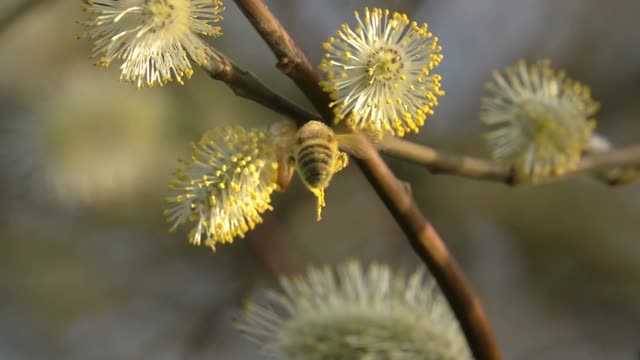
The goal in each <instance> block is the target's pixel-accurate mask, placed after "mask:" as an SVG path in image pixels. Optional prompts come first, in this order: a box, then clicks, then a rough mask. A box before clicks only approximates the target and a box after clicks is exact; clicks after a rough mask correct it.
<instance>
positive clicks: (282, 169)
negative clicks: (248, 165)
mask: <svg viewBox="0 0 640 360" xmlns="http://www.w3.org/2000/svg"><path fill="white" fill-rule="evenodd" d="M297 131H298V128H297V126H296V124H295V123H294V122H292V121H281V122H277V123H274V124H273V125H271V126H270V127H269V136H270V137H271V139H272V141H273V144H274V150H275V153H276V162H277V163H278V171H277V179H276V183H277V184H278V190H279V191H284V190H285V189H286V188H287V186H288V185H289V182H290V181H291V177H292V176H293V167H292V164H291V153H292V149H293V145H294V143H295V140H296V133H297Z"/></svg>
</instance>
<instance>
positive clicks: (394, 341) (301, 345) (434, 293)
mask: <svg viewBox="0 0 640 360" xmlns="http://www.w3.org/2000/svg"><path fill="white" fill-rule="evenodd" d="M280 283H281V285H282V288H283V289H284V293H276V292H269V293H268V297H269V299H270V300H269V304H268V305H257V304H252V303H250V304H248V305H247V308H246V311H245V314H244V316H243V317H242V319H240V320H238V322H237V326H238V327H239V329H240V330H241V331H242V332H243V333H245V334H246V335H247V336H248V338H249V339H250V340H252V341H254V342H255V343H257V344H258V345H259V346H260V349H261V350H262V351H263V352H264V353H266V354H268V355H271V356H273V357H274V358H277V359H280V360H326V359H335V360H343V359H344V360H351V359H369V360H386V359H395V360H432V359H441V360H448V359H451V360H454V359H455V360H466V359H471V356H470V353H469V350H468V347H467V345H466V341H465V338H464V336H463V334H462V332H461V330H460V327H459V326H458V323H457V322H456V320H455V318H454V317H453V315H452V312H451V310H450V308H449V306H448V304H447V302H446V300H445V299H444V297H443V296H442V295H441V294H440V292H439V291H438V290H437V288H436V285H435V283H434V282H433V281H432V280H429V281H424V279H423V273H422V272H420V271H417V272H415V273H414V274H413V275H411V276H410V277H409V278H408V279H405V277H404V276H402V275H401V274H394V273H392V271H391V270H390V269H389V268H388V267H386V266H383V265H376V264H374V265H371V266H370V267H369V268H368V269H367V270H366V271H365V270H363V269H362V267H361V266H360V264H358V263H357V262H350V263H347V264H345V265H343V266H341V267H339V268H338V270H337V276H336V274H334V271H332V270H331V269H329V268H327V267H325V268H321V269H317V268H311V269H310V270H309V271H308V273H307V275H306V277H304V278H303V277H294V278H282V279H281V281H280Z"/></svg>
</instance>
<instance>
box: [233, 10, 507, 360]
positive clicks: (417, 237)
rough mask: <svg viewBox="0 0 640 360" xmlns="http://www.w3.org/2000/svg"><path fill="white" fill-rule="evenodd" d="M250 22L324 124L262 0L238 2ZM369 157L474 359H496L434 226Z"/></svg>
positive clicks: (327, 116)
mask: <svg viewBox="0 0 640 360" xmlns="http://www.w3.org/2000/svg"><path fill="white" fill-rule="evenodd" d="M236 4H237V5H238V6H239V7H240V9H241V10H242V12H243V13H244V14H245V16H246V17H247V18H248V19H249V21H250V22H251V24H252V25H253V26H254V27H255V28H256V30H257V31H258V32H259V33H260V35H261V36H262V38H263V39H264V40H265V42H266V43H267V44H268V45H269V47H270V48H271V49H272V51H273V52H274V54H275V55H276V57H277V58H278V68H279V69H280V70H281V71H282V72H283V73H284V74H286V75H287V76H289V77H290V78H291V79H292V80H293V81H294V82H295V83H296V84H297V85H298V87H299V88H300V89H301V90H302V91H303V92H304V94H305V95H306V96H307V97H308V98H309V100H311V102H312V103H313V105H314V106H315V107H316V109H317V110H318V111H319V112H320V113H321V114H322V115H323V119H324V121H325V122H327V123H331V120H332V118H333V113H332V111H331V109H330V108H329V103H330V102H331V100H330V98H329V96H328V94H326V93H325V92H324V91H322V89H321V88H320V86H319V84H318V82H319V77H318V75H317V74H316V73H315V72H314V71H313V69H312V67H311V64H310V63H309V61H308V60H307V58H306V56H304V54H303V53H302V51H301V50H300V49H299V48H298V47H297V46H296V45H295V43H294V42H293V40H292V38H291V37H290V36H289V35H288V34H287V32H286V31H285V30H284V28H283V27H282V25H281V24H280V22H279V21H278V20H277V19H276V18H275V16H273V14H271V12H270V11H269V9H268V8H267V7H266V5H265V4H264V3H263V2H262V1H261V0H236ZM366 144H367V146H368V149H365V150H367V152H368V153H369V154H370V156H369V157H368V158H367V159H365V160H358V162H357V163H358V165H359V166H360V168H361V169H362V171H363V173H364V174H365V176H366V177H367V179H368V180H369V182H370V183H371V184H372V186H373V187H374V189H375V190H376V192H377V193H378V195H379V196H380V198H381V199H382V200H383V201H384V203H385V205H386V206H387V208H388V209H389V211H390V212H391V214H392V215H393V217H394V218H395V220H396V221H397V222H398V224H399V225H400V227H401V228H402V230H403V231H404V233H405V234H406V235H407V237H408V238H409V240H410V242H411V245H412V247H413V249H414V250H415V251H416V253H417V254H418V255H419V256H420V258H421V259H422V260H423V261H424V262H425V264H426V265H427V267H428V268H429V269H430V271H431V273H432V274H433V276H434V277H435V279H436V280H437V282H438V284H439V285H440V287H441V289H442V291H443V293H444V294H445V296H446V297H447V299H448V301H449V303H450V304H451V307H452V309H453V311H454V312H455V314H456V316H457V318H458V320H459V322H460V325H461V327H462V329H463V331H464V333H465V335H466V337H467V341H468V342H469V346H470V348H471V351H472V352H473V354H474V356H475V358H476V359H477V360H497V359H500V358H501V356H500V353H499V350H498V346H497V344H496V341H495V339H494V337H493V334H492V332H491V330H490V328H489V323H488V321H487V318H486V316H485V314H484V311H483V309H482V307H481V306H480V303H479V301H478V300H477V298H476V297H475V295H474V294H473V292H472V291H471V288H470V286H469V284H468V283H467V281H466V279H465V277H464V275H463V273H462V271H460V268H459V267H458V265H457V263H456V261H455V259H453V257H452V256H451V255H450V253H449V252H448V250H447V248H446V246H445V244H444V242H443V241H442V239H441V238H440V237H439V235H438V234H437V232H436V231H435V229H434V228H433V226H431V224H430V223H429V222H428V221H427V219H426V218H425V217H424V216H423V215H422V213H421V212H420V210H419V209H418V207H417V205H416V204H415V202H414V201H413V198H412V197H411V195H410V194H409V192H407V191H406V189H405V188H404V187H403V186H402V184H401V183H400V182H399V181H398V180H397V179H396V178H395V176H394V175H393V173H392V172H391V170H389V168H388V167H387V165H386V164H385V162H384V161H383V160H382V158H381V157H380V155H379V154H378V153H377V151H375V149H373V146H372V145H371V144H369V143H368V142H366Z"/></svg>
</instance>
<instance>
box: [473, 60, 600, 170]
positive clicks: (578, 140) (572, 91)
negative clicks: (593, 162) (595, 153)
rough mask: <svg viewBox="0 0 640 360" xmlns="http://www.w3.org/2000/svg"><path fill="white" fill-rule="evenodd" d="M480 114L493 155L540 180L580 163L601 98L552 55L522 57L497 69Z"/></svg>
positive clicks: (593, 125)
mask: <svg viewBox="0 0 640 360" xmlns="http://www.w3.org/2000/svg"><path fill="white" fill-rule="evenodd" d="M494 77H495V83H491V84H489V85H488V89H489V91H490V92H491V93H492V95H493V96H492V97H490V98H485V99H483V102H482V111H481V114H480V118H481V119H482V121H483V122H484V123H485V124H487V125H490V126H493V127H495V128H494V129H493V130H491V131H490V132H489V133H488V134H487V139H488V142H489V145H490V147H491V149H492V151H493V156H494V157H495V158H496V159H497V160H501V161H503V162H504V163H505V164H508V165H510V166H513V168H514V170H515V172H516V174H517V175H518V176H520V177H523V178H524V179H529V180H531V181H537V180H540V179H541V178H544V177H546V176H550V175H559V174H562V173H565V172H566V171H568V170H571V169H573V168H575V167H576V166H577V165H578V163H579V161H580V157H581V154H582V152H583V151H584V150H585V149H586V148H587V147H588V144H589V139H590V138H591V134H592V132H593V129H594V127H595V120H594V119H592V118H591V117H592V116H593V115H594V113H595V112H596V111H597V110H598V107H599V105H598V103H596V102H595V101H593V99H591V92H590V91H589V88H588V87H586V86H584V85H582V84H580V83H578V82H576V81H573V80H571V79H569V78H567V77H566V75H565V73H564V72H562V71H560V72H555V71H554V70H553V69H551V67H550V66H549V62H548V61H540V62H537V63H536V64H534V65H531V66H527V64H526V63H525V62H524V61H519V62H518V63H516V64H515V65H514V66H513V67H511V68H509V69H507V71H506V77H503V76H502V75H501V74H500V73H498V72H495V73H494Z"/></svg>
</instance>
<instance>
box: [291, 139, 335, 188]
mask: <svg viewBox="0 0 640 360" xmlns="http://www.w3.org/2000/svg"><path fill="white" fill-rule="evenodd" d="M296 155H297V156H296V162H297V167H298V170H299V171H300V175H301V176H302V179H303V180H304V182H305V183H306V184H307V185H309V186H311V187H324V186H326V183H327V182H328V180H330V178H331V175H332V169H333V161H334V151H333V150H332V149H331V147H330V146H329V145H327V144H326V143H324V142H322V141H318V140H315V141H314V140H310V141H308V143H306V144H305V143H303V144H300V148H299V149H298V152H297V154H296Z"/></svg>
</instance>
